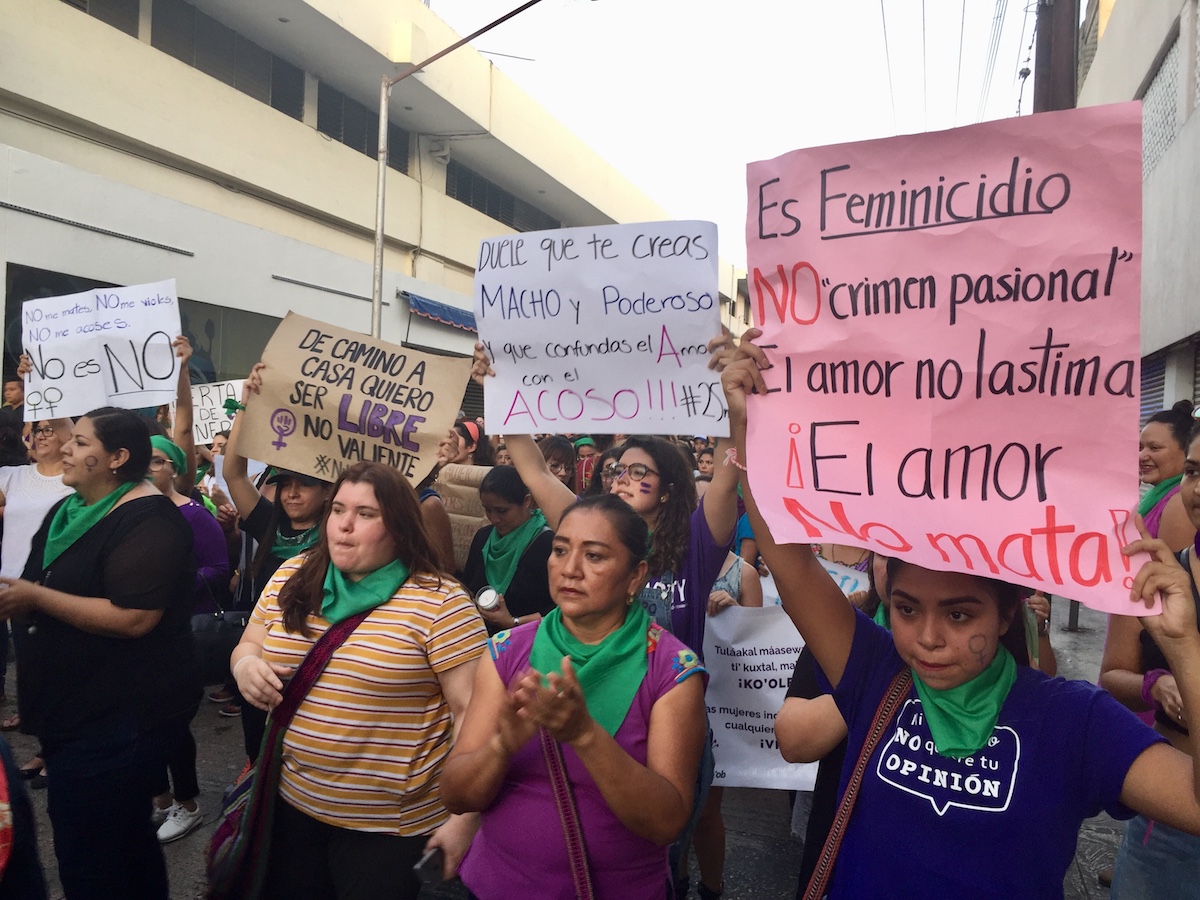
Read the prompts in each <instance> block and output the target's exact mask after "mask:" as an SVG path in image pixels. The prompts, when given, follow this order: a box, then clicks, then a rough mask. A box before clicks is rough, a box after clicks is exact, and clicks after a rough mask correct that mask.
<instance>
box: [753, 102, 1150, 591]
mask: <svg viewBox="0 0 1200 900" xmlns="http://www.w3.org/2000/svg"><path fill="white" fill-rule="evenodd" d="M1140 129H1141V112H1140V107H1139V105H1138V104H1136V103H1129V104H1121V105H1116V106H1108V107H1092V108H1087V109H1075V110H1068V111H1065V112H1055V113H1045V114H1041V115H1035V116H1027V117H1023V118H1018V119H1007V120H1004V121H999V122H988V123H985V124H982V125H974V126H971V127H968V128H960V129H955V130H953V131H947V132H941V133H931V134H918V135H910V136H906V137H898V138H889V139H886V140H878V141H868V142H865V143H861V144H842V145H837V146H830V147H819V148H816V149H811V150H798V151H794V152H792V153H788V154H786V155H784V156H781V157H779V158H778V159H774V160H770V161H766V162H758V163H753V164H752V165H750V167H749V169H748V174H747V178H748V187H749V196H750V206H749V215H748V220H747V228H746V234H747V241H748V256H749V271H750V285H751V305H752V308H753V309H754V313H755V321H756V324H758V325H760V326H761V327H762V328H763V331H764V334H763V337H762V339H761V341H760V343H761V345H762V346H764V347H766V348H769V349H767V354H768V358H769V360H770V361H771V363H772V364H773V368H772V369H771V370H769V371H767V372H765V373H764V374H765V377H766V381H767V386H768V389H769V390H770V393H769V394H768V395H767V396H764V397H752V398H750V400H751V403H750V411H749V416H750V446H749V449H748V457H749V459H748V463H749V466H750V473H751V481H752V484H753V485H754V490H755V496H756V497H757V498H758V502H759V505H760V507H761V508H762V510H763V512H764V515H765V516H766V518H767V521H768V524H769V525H770V526H771V528H772V530H773V532H774V534H775V536H776V539H786V540H806V541H814V542H815V541H832V542H836V543H841V544H851V545H854V546H859V547H869V548H871V549H875V550H878V551H880V552H881V553H884V554H887V555H889V556H900V557H903V558H905V559H908V560H910V561H912V562H914V563H916V564H919V565H921V566H925V567H927V568H931V569H940V570H950V571H963V572H972V573H976V574H980V575H986V576H992V577H996V578H1000V579H1003V580H1006V581H1009V582H1014V583H1018V584H1024V585H1028V586H1031V587H1038V588H1042V589H1043V590H1045V591H1047V592H1048V593H1049V592H1053V593H1055V594H1059V595H1062V596H1066V597H1070V598H1072V599H1075V600H1080V601H1083V602H1084V603H1087V604H1089V605H1091V606H1093V607H1096V608H1098V609H1102V610H1107V611H1111V612H1124V613H1128V612H1130V611H1131V610H1132V606H1131V605H1130V603H1129V600H1128V587H1129V585H1130V583H1131V578H1132V573H1134V572H1136V567H1137V565H1138V561H1137V560H1130V559H1127V558H1125V557H1123V556H1122V555H1121V553H1120V548H1121V547H1122V546H1123V545H1125V544H1126V543H1128V542H1129V541H1131V540H1133V539H1135V538H1136V537H1137V532H1136V530H1135V528H1134V525H1133V515H1132V509H1133V507H1134V505H1135V504H1136V502H1137V479H1136V477H1135V475H1136V469H1135V463H1136V450H1137V437H1138V428H1137V424H1138V387H1139V374H1138V373H1139V365H1138V358H1139V345H1138V340H1139V338H1138V334H1139V318H1138V312H1139V310H1138V307H1139V288H1140V283H1141V221H1142V205H1141V183H1142V174H1141V172H1142V170H1141V130H1140ZM1142 609H1143V611H1144V607H1142Z"/></svg>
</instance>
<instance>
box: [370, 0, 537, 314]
mask: <svg viewBox="0 0 1200 900" xmlns="http://www.w3.org/2000/svg"><path fill="white" fill-rule="evenodd" d="M541 2H542V0H526V2H525V3H522V4H521V5H520V6H518V7H517V8H516V9H514V10H511V11H510V12H507V13H505V14H504V15H502V16H501V17H500V18H498V19H496V20H495V21H493V22H489V23H488V24H487V25H484V26H483V27H482V28H480V29H479V30H478V31H475V32H472V33H471V34H469V35H467V36H466V37H465V38H462V39H461V40H459V41H456V42H455V43H453V44H451V45H450V46H449V47H447V48H446V49H445V50H442V51H440V52H438V53H435V54H433V56H431V57H429V59H425V60H422V61H421V62H419V63H413V64H411V65H410V66H408V67H407V68H405V69H403V70H402V71H401V72H400V73H399V74H398V75H394V76H392V77H391V78H388V77H387V76H386V75H385V76H383V79H382V80H381V81H380V83H379V154H378V159H379V180H378V183H377V184H376V186H375V271H374V273H373V275H374V279H373V284H372V287H371V337H376V338H377V337H380V330H381V329H382V327H383V219H384V213H383V194H384V188H385V186H386V182H387V143H388V98H389V97H390V96H391V93H392V85H394V84H397V83H399V82H401V81H403V80H404V79H405V78H407V77H408V76H409V75H412V74H414V73H416V72H420V71H421V70H422V69H424V68H425V67H426V66H428V65H429V64H430V63H435V62H437V61H438V60H439V59H441V58H442V57H443V56H445V55H446V54H447V53H452V52H453V51H455V50H457V49H458V48H459V47H461V46H462V45H463V44H466V43H469V42H471V41H473V40H475V38H477V37H479V36H480V35H481V34H486V33H487V32H489V31H491V30H492V29H493V28H495V27H496V26H497V25H502V24H503V23H505V22H507V21H508V20H509V19H511V18H513V16H517V15H520V14H521V13H523V12H525V10H527V9H529V7H531V6H536V5H537V4H539V3H541Z"/></svg>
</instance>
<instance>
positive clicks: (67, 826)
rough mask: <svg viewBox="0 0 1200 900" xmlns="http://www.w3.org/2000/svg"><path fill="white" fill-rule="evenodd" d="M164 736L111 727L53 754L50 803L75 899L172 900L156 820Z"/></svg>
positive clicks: (58, 852) (63, 870)
mask: <svg viewBox="0 0 1200 900" xmlns="http://www.w3.org/2000/svg"><path fill="white" fill-rule="evenodd" d="M165 764H166V762H165V756H164V754H163V749H162V747H161V746H160V744H159V742H158V741H155V740H153V739H147V738H146V737H145V736H142V735H139V733H138V729H137V727H136V726H134V725H133V724H132V723H127V724H121V725H115V726H109V727H107V728H105V729H103V730H102V731H99V732H97V733H95V734H90V735H88V736H86V737H83V738H79V739H77V740H75V741H71V742H70V743H67V744H64V745H62V746H60V747H56V748H55V749H54V750H53V751H52V752H50V753H49V754H48V755H47V757H46V773H47V776H48V779H47V783H46V794H47V797H46V802H47V806H48V810H49V813H50V824H51V826H52V827H53V829H54V855H55V857H56V858H57V859H58V873H59V878H60V879H61V880H62V886H63V891H64V893H65V894H66V897H67V900H168V890H167V867H166V862H165V860H164V859H163V854H162V848H161V847H160V846H159V843H158V838H157V836H156V834H155V827H154V825H152V824H151V822H150V806H151V803H150V797H151V791H152V785H153V780H154V775H155V773H156V772H160V771H161V770H162V766H164V765H165Z"/></svg>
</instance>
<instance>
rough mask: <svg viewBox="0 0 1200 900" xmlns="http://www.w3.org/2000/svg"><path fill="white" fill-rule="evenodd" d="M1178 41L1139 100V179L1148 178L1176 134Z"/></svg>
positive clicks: (1178, 83) (1177, 127) (1177, 126)
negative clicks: (1140, 129) (1140, 164)
mask: <svg viewBox="0 0 1200 900" xmlns="http://www.w3.org/2000/svg"><path fill="white" fill-rule="evenodd" d="M1179 57H1180V47H1179V38H1178V37H1176V38H1175V40H1174V41H1173V42H1172V44H1171V48H1170V50H1168V51H1167V54H1166V55H1165V56H1164V57H1163V59H1162V63H1160V64H1159V67H1158V71H1157V72H1156V73H1155V75H1154V79H1153V80H1152V81H1151V82H1150V84H1149V85H1148V86H1147V88H1146V93H1145V94H1144V95H1143V97H1142V179H1143V180H1144V179H1146V178H1149V177H1150V173H1151V172H1153V171H1154V167H1155V166H1157V165H1158V163H1159V161H1160V160H1161V159H1162V158H1163V155H1164V154H1165V153H1166V152H1167V148H1169V147H1170V146H1171V144H1172V143H1173V142H1174V141H1175V135H1176V134H1177V133H1178V131H1179V124H1178V121H1177V116H1176V109H1177V108H1178V107H1177V104H1178V99H1177V98H1178V95H1179V90H1180V81H1179V74H1180V73H1179Z"/></svg>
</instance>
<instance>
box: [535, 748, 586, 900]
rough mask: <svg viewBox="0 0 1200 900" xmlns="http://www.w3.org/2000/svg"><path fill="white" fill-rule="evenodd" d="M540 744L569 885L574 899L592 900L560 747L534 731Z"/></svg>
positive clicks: (581, 830)
mask: <svg viewBox="0 0 1200 900" xmlns="http://www.w3.org/2000/svg"><path fill="white" fill-rule="evenodd" d="M538 736H539V738H540V739H541V742H542V754H543V755H544V756H545V757H546V768H547V769H549V770H550V789H551V791H552V792H553V793H554V805H555V806H557V807H558V819H559V821H560V822H561V823H562V830H563V837H564V838H566V841H567V863H568V865H570V867H571V882H572V883H573V884H574V885H575V897H576V898H577V900H593V897H594V896H595V893H594V891H593V888H592V873H591V871H590V869H589V867H588V857H587V845H586V844H584V842H583V827H582V825H580V822H579V810H578V808H577V807H576V806H575V794H574V793H573V792H572V790H571V782H570V781H568V780H567V768H566V765H565V764H564V763H563V755H562V748H561V747H559V745H558V741H556V740H555V739H554V738H552V737H551V736H550V733H549V732H548V731H546V729H545V728H540V729H538Z"/></svg>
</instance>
